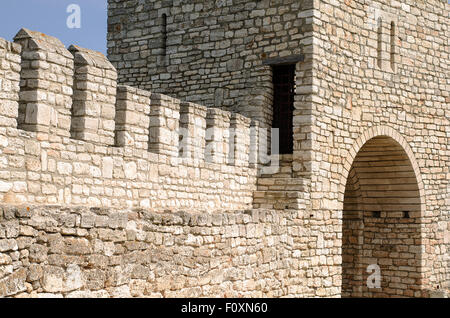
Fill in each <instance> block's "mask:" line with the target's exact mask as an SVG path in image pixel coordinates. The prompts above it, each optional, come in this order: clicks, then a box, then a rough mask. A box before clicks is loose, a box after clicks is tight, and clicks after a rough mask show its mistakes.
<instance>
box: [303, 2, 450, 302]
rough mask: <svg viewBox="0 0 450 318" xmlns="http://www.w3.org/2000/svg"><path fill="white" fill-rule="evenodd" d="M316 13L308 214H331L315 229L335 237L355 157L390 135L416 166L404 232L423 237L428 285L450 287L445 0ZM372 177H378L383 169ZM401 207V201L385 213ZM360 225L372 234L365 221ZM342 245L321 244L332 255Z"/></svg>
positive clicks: (336, 5)
mask: <svg viewBox="0 0 450 318" xmlns="http://www.w3.org/2000/svg"><path fill="white" fill-rule="evenodd" d="M314 12H315V13H314V21H313V25H314V31H313V37H314V44H315V45H314V54H313V60H314V61H313V63H312V65H313V70H312V71H313V74H314V76H313V82H312V85H311V91H312V92H313V93H312V96H311V104H310V105H311V110H312V115H311V121H312V126H311V130H312V137H311V140H312V149H313V151H312V152H311V155H312V161H311V167H310V170H309V171H310V172H311V186H312V189H311V205H312V209H313V214H316V213H317V214H318V215H324V216H325V215H330V216H331V218H330V219H328V220H326V221H321V219H320V218H319V217H317V220H316V222H317V223H318V224H320V225H318V228H322V229H323V231H324V232H326V233H327V237H326V242H327V243H326V244H329V245H331V244H334V243H333V242H339V241H341V239H340V236H341V235H342V232H341V228H342V219H344V220H345V216H344V217H343V215H342V210H343V203H344V197H345V191H346V184H347V180H348V178H349V174H350V170H351V169H352V166H353V164H354V161H355V160H354V159H355V157H356V156H357V154H358V152H359V151H360V149H361V148H362V147H363V145H364V144H366V143H367V142H369V141H370V140H371V139H372V138H374V137H377V136H385V137H389V138H392V139H394V140H395V141H396V142H397V143H398V144H399V145H401V148H402V149H403V150H404V152H405V153H407V157H408V160H409V161H410V162H411V165H412V166H413V171H414V179H415V180H416V182H415V183H416V185H417V187H418V189H419V192H420V195H419V196H418V197H419V199H420V204H422V206H421V212H420V215H419V216H418V218H417V219H416V221H415V222H418V223H419V225H417V224H414V229H415V231H414V233H410V234H406V232H405V235H404V236H402V237H404V238H405V239H406V237H407V238H411V239H414V240H416V243H417V239H418V236H419V237H420V241H421V244H422V246H421V251H420V252H419V254H420V255H419V256H418V257H413V259H414V262H418V263H417V265H416V266H420V267H421V275H420V278H419V279H420V281H421V282H422V284H423V286H424V288H429V289H434V290H437V289H445V288H447V289H448V287H449V285H448V284H449V277H450V276H449V263H448V262H449V258H448V255H449V248H450V246H449V242H450V241H449V233H450V232H449V231H450V221H449V204H448V199H446V198H448V197H449V180H450V171H449V167H450V148H449V144H450V143H449V138H450V134H449V132H450V131H449V127H450V121H449V113H450V107H449V105H450V104H449V102H450V95H449V92H450V86H449V85H450V83H449V80H448V72H449V69H448V66H449V65H450V63H449V47H448V37H447V35H446V34H448V32H449V27H450V22H449V18H448V17H449V5H448V4H447V2H446V1H410V0H407V1H371V0H353V1H326V0H325V1H315V2H314ZM392 26H393V27H392ZM380 155H382V154H381V153H380ZM371 165H372V167H375V166H379V167H383V166H384V167H387V169H392V168H389V166H392V164H391V165H390V164H389V161H387V162H384V163H383V164H381V165H380V159H379V158H378V157H377V156H376V155H374V156H373V158H372V159H371ZM385 171H389V170H385ZM373 178H375V179H379V181H380V182H382V181H383V180H381V179H383V178H381V176H379V177H377V176H373ZM397 181H400V180H397ZM383 184H385V189H381V190H382V191H383V190H389V189H392V188H388V187H391V184H389V183H383ZM393 184H394V185H395V182H394V183H393ZM390 194H392V191H391V192H390ZM368 196H369V197H370V196H371V195H370V194H368ZM372 197H373V196H372ZM380 200H383V197H380V199H379V200H378V201H380ZM378 211H379V212H380V211H382V210H381V209H378ZM403 211H404V208H403V206H402V204H399V205H398V206H397V210H396V211H391V212H392V213H394V214H395V213H401V212H403ZM361 212H371V213H372V212H376V210H375V211H372V210H370V209H369V210H368V209H364V210H363V211H361ZM343 213H346V211H345V210H344V211H343ZM388 214H389V212H387V214H385V219H384V221H383V220H382V221H379V222H386V224H387V223H389V218H390V217H393V214H389V215H388ZM370 215H371V214H370ZM391 220H392V219H391ZM409 222H411V220H409ZM400 224H402V223H400ZM402 226H403V225H402ZM372 228H373V227H372ZM363 229H364V228H362V230H363ZM365 231H366V232H370V224H367V228H365ZM333 232H334V234H333ZM392 233H393V234H395V231H394V232H392ZM388 234H389V231H387V233H386V235H388ZM344 235H345V233H344ZM378 238H379V237H378ZM344 240H345V238H344ZM366 242H367V244H377V243H376V240H367V239H366ZM389 244H390V243H389ZM339 248H340V246H339V245H336V249H335V250H325V249H323V250H322V251H323V252H324V253H326V254H327V255H331V254H332V253H334V252H339ZM393 248H394V250H392V251H389V252H391V253H393V254H392V255H394V254H395V253H397V255H398V254H401V253H404V251H403V250H402V248H403V246H402V244H399V245H398V246H393ZM362 249H363V250H367V249H365V248H364V246H363V247H362ZM382 254H383V253H378V255H377V254H376V253H374V254H373V255H368V254H366V255H365V256H366V257H370V258H372V262H374V263H376V262H378V261H382V259H383V257H384V256H382ZM406 258H408V257H406ZM397 260H398V259H397ZM394 261H395V259H394ZM419 264H420V265H419ZM397 268H398V267H397ZM382 275H383V272H382ZM385 275H386V274H385ZM387 275H389V274H387ZM382 277H383V276H382ZM412 279H414V277H412ZM394 286H395V285H394ZM397 286H398V285H397ZM394 289H395V288H394ZM371 292H374V293H375V292H376V291H375V290H372V291H371ZM366 295H367V294H366Z"/></svg>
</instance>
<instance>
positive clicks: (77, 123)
mask: <svg viewBox="0 0 450 318" xmlns="http://www.w3.org/2000/svg"><path fill="white" fill-rule="evenodd" d="M3 43H4V44H3V45H2V49H3V50H5V55H7V59H6V61H5V70H6V69H7V70H8V73H6V72H5V73H2V74H1V76H2V77H4V80H5V85H8V87H10V88H11V89H9V90H5V91H9V95H7V96H6V95H5V97H3V99H5V100H8V101H12V102H9V105H10V108H14V109H9V110H8V111H5V112H3V113H2V114H1V115H2V116H4V117H7V118H14V117H17V127H18V128H19V129H21V130H25V131H34V132H44V133H49V134H52V135H54V136H59V137H70V138H72V139H76V140H82V141H86V142H92V143H94V144H96V145H99V146H118V147H136V148H137V149H148V150H149V151H150V152H154V153H157V154H163V155H167V156H170V157H184V158H191V159H197V160H206V161H211V162H218V161H217V157H222V158H226V160H222V161H219V162H220V163H228V164H231V165H234V164H236V165H240V166H247V165H248V164H249V150H250V141H249V140H247V139H248V138H247V137H248V136H249V135H250V134H249V129H250V126H251V120H250V119H248V118H246V117H244V116H242V115H239V114H234V113H230V112H226V111H222V110H218V109H214V110H211V111H208V109H207V108H206V107H203V106H200V105H197V104H194V103H188V102H182V101H180V100H178V99H176V98H172V97H169V96H165V95H162V94H152V93H151V92H147V91H143V90H140V89H136V88H132V87H129V86H121V85H119V86H118V85H117V71H116V70H115V68H114V66H113V65H112V64H111V63H110V62H109V61H108V59H107V58H106V57H105V56H104V55H103V54H101V53H99V52H95V51H92V50H89V49H85V48H81V47H78V46H75V45H72V46H70V47H69V49H68V50H67V49H66V48H65V47H64V45H63V44H62V43H61V42H60V41H59V40H58V39H56V38H54V37H51V36H47V35H45V34H42V33H39V32H34V31H30V30H27V29H22V30H21V31H20V32H19V33H18V34H17V36H16V37H15V43H10V42H7V41H3ZM19 45H20V46H19ZM19 62H20V65H19ZM6 63H9V64H10V65H8V66H7V65H6ZM12 63H15V64H14V65H12ZM7 80H8V81H9V82H8V84H6V81H7ZM19 82H20V89H18V87H17V86H18V84H19ZM14 102H16V103H17V102H18V107H17V109H16V106H15V103H14ZM207 123H208V126H207ZM5 126H7V127H11V128H16V124H15V123H14V121H10V122H9V123H8V124H6V123H5ZM207 129H209V130H211V132H210V133H208V134H206V130H207ZM224 130H231V131H226V132H225V131H224ZM218 131H222V133H219V132H218ZM219 135H220V136H221V137H220V138H219V139H218V138H217V136H219ZM230 136H231V137H230ZM207 137H208V140H206V139H207ZM220 142H222V143H223V142H224V143H226V144H227V145H224V146H222V147H219V146H218V145H217V143H220ZM253 142H257V140H253ZM228 143H230V144H228ZM208 146H211V147H208ZM206 148H208V155H206V156H205V151H206ZM209 148H213V151H211V149H209Z"/></svg>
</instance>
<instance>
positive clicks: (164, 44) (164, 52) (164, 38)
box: [162, 13, 167, 56]
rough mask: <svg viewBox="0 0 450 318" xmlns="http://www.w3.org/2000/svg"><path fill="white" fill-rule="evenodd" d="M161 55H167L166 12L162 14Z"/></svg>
mask: <svg viewBox="0 0 450 318" xmlns="http://www.w3.org/2000/svg"><path fill="white" fill-rule="evenodd" d="M162 55H163V56H166V55H167V14H165V13H164V14H163V15H162Z"/></svg>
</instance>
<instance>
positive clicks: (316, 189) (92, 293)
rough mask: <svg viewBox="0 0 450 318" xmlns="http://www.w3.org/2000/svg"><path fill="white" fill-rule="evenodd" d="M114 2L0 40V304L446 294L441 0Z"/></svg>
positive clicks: (445, 29) (449, 260)
mask: <svg viewBox="0 0 450 318" xmlns="http://www.w3.org/2000/svg"><path fill="white" fill-rule="evenodd" d="M108 5H109V9H108V11H109V12H108V58H106V57H105V56H103V55H102V54H100V53H98V52H94V51H91V50H88V49H85V48H81V47H78V46H75V45H72V46H70V47H69V48H65V47H64V45H63V44H62V43H61V42H60V41H59V40H58V39H56V38H54V37H51V36H48V35H44V34H42V33H39V32H35V31H30V30H27V29H22V30H20V31H19V33H18V34H17V36H16V37H15V39H14V42H9V41H6V40H3V39H0V297H286V296H288V297H445V296H446V295H448V292H449V290H450V255H449V254H450V253H449V251H450V182H449V180H450V147H449V144H450V143H449V140H450V106H449V105H450V79H449V65H450V59H449V51H450V50H449V42H448V33H449V27H450V21H449V4H448V3H447V1H443V0H433V1H422V0H415V1H413V0H405V1H397V0H343V1H336V0H300V1H298V0H283V1H281V0H271V1H269V0H262V1H255V0H220V1H213V0H207V1H200V0H193V1H180V0H170V1H150V0H108ZM277 65H295V70H296V71H295V79H294V80H295V92H294V94H295V101H294V110H293V122H292V124H293V132H292V134H293V137H294V138H293V139H294V141H293V149H294V150H293V153H291V154H283V155H277V154H276V153H272V154H268V153H267V151H266V150H267V142H268V141H270V140H269V139H270V138H271V135H270V132H268V131H266V130H265V129H264V128H270V127H271V126H272V118H273V114H274V108H273V104H274V103H275V100H274V85H273V82H272V78H273V69H274V66H277ZM272 141H273V140H272ZM275 141H276V140H275ZM269 168H270V169H269ZM377 270H378V271H379V274H380V275H379V278H380V279H379V283H380V285H379V286H372V285H370V284H369V283H368V282H369V281H370V280H371V277H373V276H372V274H373V273H374V271H375V273H376V271H377Z"/></svg>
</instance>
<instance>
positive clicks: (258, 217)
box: [0, 205, 323, 297]
mask: <svg viewBox="0 0 450 318" xmlns="http://www.w3.org/2000/svg"><path fill="white" fill-rule="evenodd" d="M230 212H231V211H228V213H220V212H219V213H213V214H208V213H203V214H198V213H191V212H179V213H172V214H167V213H165V214H160V213H155V212H150V211H148V210H146V209H117V208H114V209H108V208H88V207H83V208H77V207H72V208H63V207H57V206H51V207H50V206H40V207H33V206H28V207H25V206H24V207H20V208H17V207H11V206H5V205H2V207H1V208H0V297H281V296H291V297H295V296H303V297H305V296H311V297H312V296H315V295H323V290H322V287H321V286H318V285H315V280H314V279H313V276H312V269H310V268H307V267H306V266H305V262H304V261H302V259H301V258H300V257H299V255H301V254H302V253H306V252H307V249H308V248H307V242H306V241H304V240H303V243H299V242H300V241H301V237H302V236H303V235H304V234H303V233H305V232H304V231H301V230H300V229H301V227H303V226H300V225H301V219H302V214H301V213H299V212H298V211H288V210H286V211H283V212H280V211H278V212H271V211H266V210H260V211H251V210H249V211H245V212H244V211H234V212H233V213H230ZM308 285H309V286H311V287H309V288H308V287H306V286H308ZM312 286H316V288H313V287H312Z"/></svg>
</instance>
